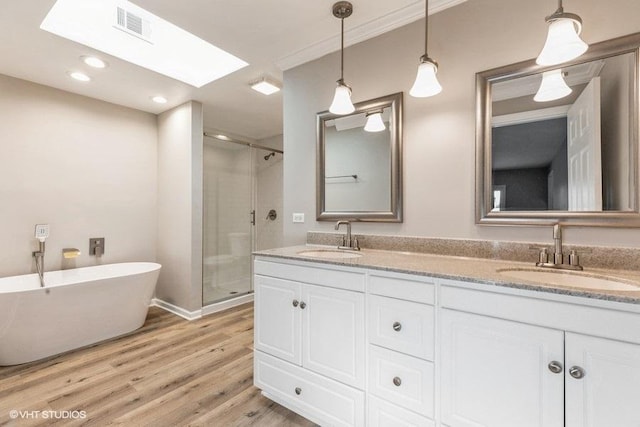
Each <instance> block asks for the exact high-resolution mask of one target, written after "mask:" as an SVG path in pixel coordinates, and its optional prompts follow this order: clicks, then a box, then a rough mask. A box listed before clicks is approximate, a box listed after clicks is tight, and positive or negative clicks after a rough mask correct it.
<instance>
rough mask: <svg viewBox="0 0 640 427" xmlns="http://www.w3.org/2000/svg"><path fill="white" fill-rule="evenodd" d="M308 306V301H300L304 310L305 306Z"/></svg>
mask: <svg viewBox="0 0 640 427" xmlns="http://www.w3.org/2000/svg"><path fill="white" fill-rule="evenodd" d="M306 306H307V303H306V302H304V301H302V302H301V303H300V308H301V309H303V310H304V308H305V307H306Z"/></svg>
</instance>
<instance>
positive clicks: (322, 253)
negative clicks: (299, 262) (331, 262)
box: [298, 249, 362, 259]
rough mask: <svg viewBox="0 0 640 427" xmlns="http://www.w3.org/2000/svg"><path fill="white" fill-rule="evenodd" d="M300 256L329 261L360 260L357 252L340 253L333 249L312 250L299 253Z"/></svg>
mask: <svg viewBox="0 0 640 427" xmlns="http://www.w3.org/2000/svg"><path fill="white" fill-rule="evenodd" d="M298 255H302V256H308V257H313V258H328V259H349V258H360V257H361V256H362V255H360V254H359V253H357V252H349V251H340V250H332V249H310V250H305V251H300V252H298Z"/></svg>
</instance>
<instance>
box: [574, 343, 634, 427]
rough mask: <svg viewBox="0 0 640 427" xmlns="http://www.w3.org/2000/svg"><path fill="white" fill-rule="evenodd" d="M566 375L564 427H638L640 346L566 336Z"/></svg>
mask: <svg viewBox="0 0 640 427" xmlns="http://www.w3.org/2000/svg"><path fill="white" fill-rule="evenodd" d="M574 366H575V367H578V368H580V369H582V372H583V374H584V376H583V377H582V378H575V377H574V376H572V375H571V373H570V369H571V368H572V367H574ZM566 371H567V372H566V375H565V378H566V391H567V393H566V416H567V424H566V425H567V427H578V426H579V427H598V426H640V345H636V344H629V343H625V342H620V341H613V340H607V339H603V338H595V337H590V336H585V335H579V334H572V333H567V334H566ZM574 375H575V376H580V374H579V373H576V374H574Z"/></svg>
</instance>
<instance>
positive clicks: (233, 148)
mask: <svg viewBox="0 0 640 427" xmlns="http://www.w3.org/2000/svg"><path fill="white" fill-rule="evenodd" d="M203 157H204V200H203V204H204V206H203V210H204V218H203V231H204V236H203V265H202V274H203V283H202V302H203V306H205V305H208V304H211V303H214V302H219V301H223V300H225V299H228V298H234V297H237V296H240V295H243V294H247V293H249V292H251V291H252V284H251V283H252V281H251V251H252V249H253V241H254V235H253V234H254V226H253V224H254V223H255V212H254V211H253V185H254V179H253V174H252V171H253V160H252V158H253V153H252V148H251V147H249V146H246V145H241V144H234V143H229V142H224V141H218V140H215V139H211V138H205V143H204V153H203Z"/></svg>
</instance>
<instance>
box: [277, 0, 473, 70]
mask: <svg viewBox="0 0 640 427" xmlns="http://www.w3.org/2000/svg"><path fill="white" fill-rule="evenodd" d="M466 1H467V0H434V1H432V4H431V5H430V7H429V15H433V14H434V13H438V12H440V11H443V10H445V9H448V8H450V7H453V6H456V5H458V4H460V3H464V2H466ZM422 18H424V3H423V1H416V2H414V3H412V4H410V5H409V6H406V7H403V8H402V9H398V10H396V11H394V12H391V13H389V14H387V15H384V16H381V17H379V18H376V19H374V20H372V21H369V22H366V23H364V24H361V25H359V26H357V27H355V28H352V29H349V30H346V31H345V32H344V44H345V47H348V46H351V45H354V44H356V43H360V42H362V41H365V40H368V39H371V38H373V37H376V36H379V35H380V34H384V33H386V32H389V31H391V30H395V29H396V28H400V27H402V26H404V25H407V24H410V23H412V22H414V21H417V20H418V19H422ZM338 46H340V35H336V36H333V37H330V38H328V39H325V40H322V41H319V42H317V43H313V44H311V45H309V46H307V47H305V48H304V49H301V50H299V51H297V52H294V53H292V54H291V55H287V56H284V57H282V58H280V59H278V60H277V61H276V65H277V66H278V67H279V68H280V69H281V70H283V71H285V70H289V69H291V68H293V67H297V66H298V65H302V64H304V63H306V62H309V61H313V60H314V59H318V58H320V57H322V56H324V55H327V54H329V53H332V52H336V51H338V50H339V48H337V47H338Z"/></svg>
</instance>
